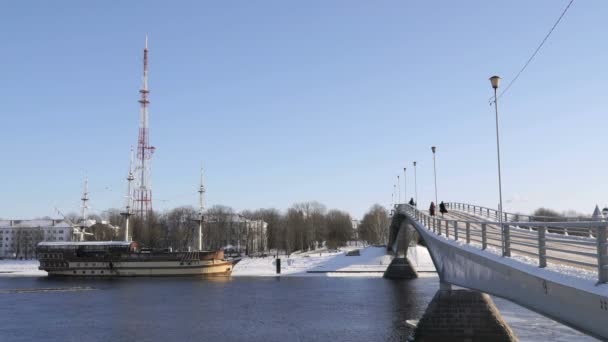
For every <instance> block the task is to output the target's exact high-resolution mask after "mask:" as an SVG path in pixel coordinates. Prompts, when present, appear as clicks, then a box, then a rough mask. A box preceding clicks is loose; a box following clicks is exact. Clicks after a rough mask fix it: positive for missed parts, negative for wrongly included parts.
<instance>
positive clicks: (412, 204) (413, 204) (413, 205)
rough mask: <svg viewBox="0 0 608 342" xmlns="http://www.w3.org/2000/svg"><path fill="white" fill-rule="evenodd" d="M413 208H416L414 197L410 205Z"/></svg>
mask: <svg viewBox="0 0 608 342" xmlns="http://www.w3.org/2000/svg"><path fill="white" fill-rule="evenodd" d="M409 204H410V205H411V206H412V207H415V206H416V202H414V197H412V199H410V203H409Z"/></svg>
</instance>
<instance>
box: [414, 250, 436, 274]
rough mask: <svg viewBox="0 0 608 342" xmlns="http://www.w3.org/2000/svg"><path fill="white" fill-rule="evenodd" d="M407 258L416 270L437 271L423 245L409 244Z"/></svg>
mask: <svg viewBox="0 0 608 342" xmlns="http://www.w3.org/2000/svg"><path fill="white" fill-rule="evenodd" d="M407 258H408V260H409V261H410V262H411V263H412V265H413V266H414V268H415V269H416V271H417V272H437V270H436V269H435V264H433V259H432V258H431V254H430V253H429V250H428V249H426V247H424V246H410V248H408V250H407Z"/></svg>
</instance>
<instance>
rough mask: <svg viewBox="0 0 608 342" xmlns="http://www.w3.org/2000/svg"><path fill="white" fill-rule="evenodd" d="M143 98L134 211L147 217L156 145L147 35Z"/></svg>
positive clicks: (149, 207) (140, 215) (150, 202)
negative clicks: (152, 129)
mask: <svg viewBox="0 0 608 342" xmlns="http://www.w3.org/2000/svg"><path fill="white" fill-rule="evenodd" d="M139 93H140V94H141V98H140V99H139V103H140V104H141V110H140V116H139V137H138V139H137V166H136V168H135V177H136V178H137V183H136V184H137V186H136V187H135V189H134V190H133V200H134V211H135V214H136V215H137V216H139V217H140V218H142V219H145V217H146V216H147V214H148V212H150V211H151V210H152V186H151V172H152V165H151V162H152V160H151V159H152V154H153V153H154V147H153V146H150V132H149V128H148V120H149V117H148V105H149V104H150V101H149V100H148V94H149V93H150V91H149V90H148V36H146V45H145V47H144V75H143V86H142V89H141V90H140V91H139Z"/></svg>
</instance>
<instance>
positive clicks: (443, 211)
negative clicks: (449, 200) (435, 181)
mask: <svg viewBox="0 0 608 342" xmlns="http://www.w3.org/2000/svg"><path fill="white" fill-rule="evenodd" d="M439 212H440V213H441V216H443V214H447V213H448V210H447V209H446V208H445V203H443V201H441V203H439Z"/></svg>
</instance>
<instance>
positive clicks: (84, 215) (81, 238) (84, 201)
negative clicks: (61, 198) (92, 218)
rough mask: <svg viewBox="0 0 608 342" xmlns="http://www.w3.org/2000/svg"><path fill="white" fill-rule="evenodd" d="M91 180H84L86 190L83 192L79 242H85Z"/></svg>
mask: <svg viewBox="0 0 608 342" xmlns="http://www.w3.org/2000/svg"><path fill="white" fill-rule="evenodd" d="M88 188H89V179H88V178H87V177H85V178H84V190H83V192H82V198H81V200H82V224H81V225H80V232H79V236H78V241H84V234H85V233H84V232H85V229H86V227H87V209H89V206H88V205H87V202H88V201H89V190H88Z"/></svg>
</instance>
